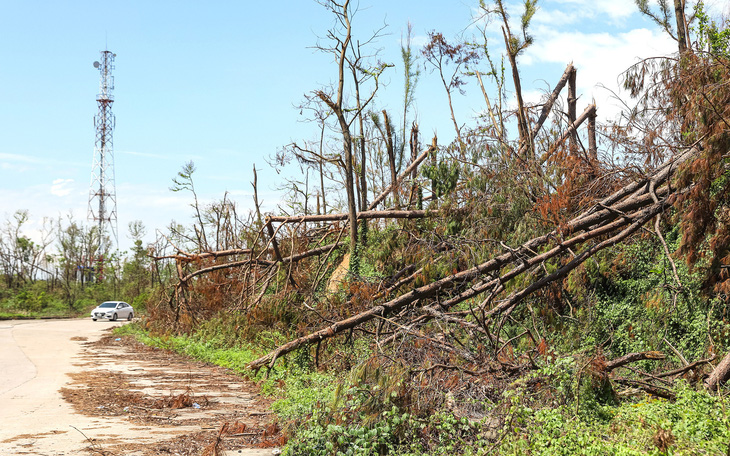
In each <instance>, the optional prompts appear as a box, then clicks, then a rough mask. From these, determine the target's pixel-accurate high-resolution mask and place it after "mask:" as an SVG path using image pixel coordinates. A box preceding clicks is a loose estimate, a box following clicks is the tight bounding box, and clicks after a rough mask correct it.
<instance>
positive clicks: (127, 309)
mask: <svg viewBox="0 0 730 456" xmlns="http://www.w3.org/2000/svg"><path fill="white" fill-rule="evenodd" d="M104 318H106V319H107V320H109V321H116V320H118V319H120V318H126V319H127V320H131V319H132V318H134V309H133V308H132V306H130V305H129V304H127V303H126V302H122V301H107V302H102V303H101V304H99V306H98V307H97V308H96V309H94V310H92V311H91V319H92V320H94V321H96V320H99V319H104Z"/></svg>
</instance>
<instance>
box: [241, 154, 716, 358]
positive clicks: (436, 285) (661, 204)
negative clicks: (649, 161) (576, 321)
mask: <svg viewBox="0 0 730 456" xmlns="http://www.w3.org/2000/svg"><path fill="white" fill-rule="evenodd" d="M689 156H690V155H689V153H688V152H687V153H685V154H682V155H680V157H678V158H677V159H675V160H680V159H681V160H682V161H683V160H685V159H686V158H688V157H689ZM674 169H676V163H675V164H674V165H671V164H670V165H665V166H662V167H660V169H659V171H658V172H657V173H655V174H654V175H652V176H651V177H650V178H649V179H648V180H646V181H645V183H644V185H643V187H642V186H641V185H638V186H636V185H635V184H631V185H629V186H627V187H629V188H628V189H626V188H623V189H620V190H618V191H617V192H616V193H615V194H614V195H612V196H611V197H609V198H607V199H605V200H604V201H607V202H608V201H612V202H615V204H613V205H612V206H611V207H607V205H605V204H600V203H599V205H596V206H595V208H597V209H596V210H595V211H594V212H591V211H588V212H586V213H584V214H581V215H580V216H578V217H577V218H576V219H574V220H572V221H570V222H568V223H567V224H566V225H565V226H564V227H562V228H561V229H560V230H554V231H552V232H550V233H548V234H546V235H543V236H539V237H537V238H535V239H533V240H531V241H528V242H527V243H525V244H524V245H523V246H521V247H520V248H518V249H514V250H510V251H509V252H507V253H505V254H502V255H499V256H497V257H496V258H493V259H491V260H489V261H487V262H485V263H482V264H480V265H478V266H475V267H473V268H470V269H467V270H464V271H461V272H459V273H456V274H453V275H450V276H447V277H444V278H442V279H439V280H436V281H434V282H432V283H430V284H428V285H424V286H422V287H419V288H416V289H414V290H412V291H410V292H408V293H405V294H403V295H401V296H399V297H397V298H395V299H392V300H390V301H388V302H386V303H383V304H380V305H377V306H374V307H372V308H370V309H369V310H366V311H364V312H361V313H359V314H357V315H354V316H352V317H349V318H347V319H344V320H341V321H338V322H335V323H333V324H331V325H329V326H328V327H326V328H324V329H321V330H319V331H316V332H314V333H311V334H309V335H306V336H303V337H300V338H298V339H295V340H292V341H290V342H288V343H286V344H284V345H282V346H280V347H278V348H277V349H275V350H273V351H271V352H270V353H268V354H267V355H265V356H263V357H261V358H259V359H257V360H254V361H252V362H251V363H250V364H249V368H251V369H254V370H257V369H259V368H261V367H263V366H264V365H268V366H269V368H271V367H273V365H274V363H275V362H276V360H277V359H278V357H280V356H282V355H285V354H287V353H289V352H291V351H293V350H296V349H297V348H299V347H302V346H305V345H308V344H312V343H315V342H320V341H322V340H324V339H327V338H331V337H334V336H335V335H337V334H338V333H340V332H342V331H345V330H349V329H352V328H354V327H356V326H358V325H360V324H362V323H365V322H367V321H370V320H372V319H373V318H376V317H384V316H386V315H387V314H389V313H392V312H394V311H398V310H400V309H402V308H403V307H405V306H406V305H408V304H411V303H413V302H416V301H419V300H423V299H427V298H430V297H433V296H436V295H438V294H441V293H443V292H444V291H446V290H449V289H452V288H455V287H456V288H459V287H464V288H466V286H467V285H468V284H469V283H471V282H472V281H473V280H475V279H477V278H479V277H481V276H483V275H485V274H489V273H491V272H494V271H497V270H500V269H501V268H502V267H503V266H506V265H508V264H511V265H513V266H514V268H513V269H512V270H511V271H509V272H508V273H506V274H504V275H502V276H500V277H498V278H494V279H492V280H488V281H485V282H483V284H482V285H480V286H479V287H476V288H475V287H472V289H466V290H463V291H461V292H460V296H459V300H454V301H453V304H456V303H457V302H461V301H463V300H464V299H468V298H469V297H473V296H476V295H477V294H479V293H481V292H483V291H485V290H487V289H490V288H493V287H495V286H497V285H499V284H502V283H504V282H505V281H507V280H510V279H511V278H514V277H516V276H517V275H519V274H522V273H523V272H525V271H527V270H529V269H530V268H531V267H533V266H535V265H537V264H540V263H542V262H544V261H546V260H548V259H550V258H553V257H555V256H557V255H560V254H564V253H566V252H570V250H571V249H570V247H572V246H574V245H577V244H581V243H583V242H585V241H587V240H590V239H594V238H597V237H599V236H604V235H609V234H610V233H612V232H614V231H616V230H621V231H620V232H619V233H618V234H615V235H613V236H610V237H609V238H608V239H606V240H604V241H602V242H600V243H598V244H596V245H594V246H591V247H589V248H588V249H586V250H584V251H583V252H581V253H580V254H578V255H577V256H576V257H575V258H573V260H572V261H570V262H569V263H567V264H566V265H564V266H562V267H561V268H560V269H558V270H557V271H556V272H554V273H552V274H549V275H547V276H545V277H542V278H541V279H539V280H537V281H536V282H533V283H532V284H530V285H529V286H527V287H526V288H524V289H522V290H520V291H518V292H515V293H513V294H511V295H510V296H509V297H508V298H507V299H505V300H504V301H502V302H501V303H500V304H499V305H497V306H495V307H494V308H492V309H490V310H489V311H488V312H487V313H486V316H492V315H494V314H496V313H498V312H507V314H509V313H510V312H511V311H512V309H514V307H515V306H516V305H517V304H518V303H519V302H521V301H522V299H524V298H525V297H526V296H528V295H529V294H531V293H533V292H534V291H536V290H538V289H540V288H542V287H544V286H545V285H547V284H549V283H551V282H553V281H555V280H558V279H561V278H563V277H565V276H566V275H567V274H568V273H569V272H570V271H572V270H573V269H574V268H575V267H577V266H578V265H580V264H582V263H583V262H584V261H585V260H586V259H588V258H590V257H591V256H592V255H594V254H595V253H596V252H598V251H600V250H602V249H604V248H606V247H609V246H612V245H614V244H616V243H618V242H621V241H622V240H624V239H625V238H626V237H628V236H630V235H631V234H633V233H635V232H636V231H637V230H638V229H640V228H641V226H643V225H644V224H645V223H646V222H647V221H648V220H650V219H651V218H653V217H654V216H655V215H657V214H659V213H661V212H663V211H664V210H666V209H667V208H668V207H671V203H672V202H673V200H674V198H673V193H672V192H671V190H670V189H668V188H666V187H663V188H662V189H657V188H656V187H657V184H662V183H664V182H666V180H667V179H668V178H669V176H670V175H671V171H672V170H674ZM648 182H651V183H652V185H646V184H647V183H648ZM650 187H651V188H652V193H651V194H650V193H649V188H650ZM616 194H620V195H622V196H626V198H623V199H622V198H621V197H616V196H615V195H616ZM660 197H661V198H663V199H662V200H659V198H660ZM657 201H658V202H657ZM632 212H633V213H632ZM589 228H590V230H589ZM582 230H588V231H586V232H585V233H581V234H577V235H575V236H574V237H573V238H571V239H568V240H566V241H562V242H558V244H557V245H556V246H555V247H553V248H552V249H549V250H548V251H547V252H545V253H543V254H536V252H537V251H538V250H539V249H540V248H541V247H542V246H544V245H546V244H547V243H549V242H551V241H553V242H554V241H555V240H559V239H560V238H562V237H563V236H565V235H566V234H572V233H577V232H578V231H582ZM453 304H452V305H453ZM442 308H443V307H442ZM500 327H501V325H500ZM497 335H499V331H498V332H497ZM728 364H730V360H729V361H728ZM728 371H729V372H730V368H729V369H728Z"/></svg>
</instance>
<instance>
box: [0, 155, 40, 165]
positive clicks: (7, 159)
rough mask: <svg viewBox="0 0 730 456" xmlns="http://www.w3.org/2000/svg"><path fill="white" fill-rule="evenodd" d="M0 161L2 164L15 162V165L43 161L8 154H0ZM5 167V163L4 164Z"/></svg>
mask: <svg viewBox="0 0 730 456" xmlns="http://www.w3.org/2000/svg"><path fill="white" fill-rule="evenodd" d="M0 161H2V162H14V163H41V162H42V161H41V160H40V159H39V158H38V157H33V156H30V155H24V154H23V155H21V154H8V153H2V152H0ZM3 165H5V163H3Z"/></svg>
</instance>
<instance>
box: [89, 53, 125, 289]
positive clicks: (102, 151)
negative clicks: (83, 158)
mask: <svg viewBox="0 0 730 456" xmlns="http://www.w3.org/2000/svg"><path fill="white" fill-rule="evenodd" d="M116 56H117V55H116V54H113V53H112V52H111V51H108V50H105V51H101V58H100V59H99V60H98V61H95V62H94V68H96V69H98V70H99V74H100V78H99V80H100V82H99V94H98V95H97V97H96V104H97V107H98V111H97V113H96V115H95V116H94V127H95V128H96V139H95V142H94V159H93V162H92V168H91V189H90V191H89V211H88V219H89V221H91V222H94V223H96V224H97V227H98V236H99V252H98V253H99V257H98V267H99V270H98V271H97V280H98V281H101V280H102V279H103V277H104V259H105V258H106V257H107V256H108V255H109V251H110V250H111V249H112V247H115V248H116V247H118V243H119V239H118V236H117V195H116V188H115V183H114V147H113V144H114V141H113V135H114V124H115V118H114V114H113V113H112V103H114V95H113V94H112V92H113V91H114V76H112V70H113V69H114V58H115V57H116Z"/></svg>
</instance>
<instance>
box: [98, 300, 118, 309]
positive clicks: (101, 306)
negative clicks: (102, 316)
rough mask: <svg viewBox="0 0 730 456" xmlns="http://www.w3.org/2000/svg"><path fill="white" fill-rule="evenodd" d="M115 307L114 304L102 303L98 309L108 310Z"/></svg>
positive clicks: (115, 304)
mask: <svg viewBox="0 0 730 456" xmlns="http://www.w3.org/2000/svg"><path fill="white" fill-rule="evenodd" d="M116 306H117V303H116V302H104V303H102V304H101V305H100V306H99V307H100V308H102V309H108V308H111V307H116Z"/></svg>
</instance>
